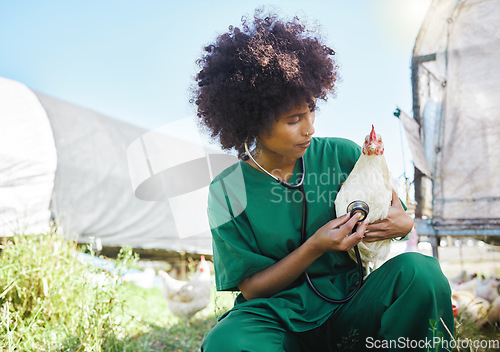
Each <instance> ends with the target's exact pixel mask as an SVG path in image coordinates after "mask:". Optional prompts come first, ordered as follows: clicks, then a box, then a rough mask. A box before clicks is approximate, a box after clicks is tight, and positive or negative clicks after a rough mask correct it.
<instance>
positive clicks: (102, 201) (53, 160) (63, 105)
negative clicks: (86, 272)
mask: <svg viewBox="0 0 500 352" xmlns="http://www.w3.org/2000/svg"><path fill="white" fill-rule="evenodd" d="M0 122H1V125H0V126H1V127H0V236H9V235H11V234H12V233H13V232H15V231H25V232H26V233H36V232H45V231H47V230H48V228H49V223H50V220H51V219H54V220H55V221H56V222H57V223H58V224H59V226H60V227H61V229H62V232H63V233H64V234H65V235H66V236H68V237H69V238H72V239H77V240H78V241H80V242H83V243H88V242H89V238H90V237H96V238H100V239H101V241H102V243H103V245H109V246H124V245H129V246H132V247H135V248H145V249H151V248H155V249H167V250H174V251H186V252H191V253H201V254H210V253H211V236H210V229H209V227H208V223H206V219H204V216H206V212H205V209H206V187H207V186H208V183H209V182H210V179H211V177H210V176H207V175H209V173H208V171H207V170H205V169H202V170H200V169H198V168H195V169H192V168H191V169H190V171H191V173H192V174H195V175H196V177H198V178H200V177H201V176H203V177H201V178H202V181H201V182H199V184H197V185H195V186H193V185H192V181H190V180H189V176H188V175H187V176H186V175H185V174H184V176H183V178H182V180H181V182H180V183H179V173H175V172H174V173H172V172H170V173H168V171H169V170H166V166H165V165H166V163H165V162H164V160H166V159H168V157H169V156H170V155H175V156H176V158H177V159H176V165H178V166H179V165H181V164H182V162H183V161H184V162H189V161H190V159H191V158H192V157H193V156H192V155H190V154H189V152H188V151H189V150H190V148H189V143H185V142H184V144H181V143H180V142H179V141H175V140H174V139H172V138H170V137H168V136H163V137H162V138H163V140H164V141H165V140H168V141H169V142H168V143H165V142H161V140H162V139H161V138H160V137H158V136H159V133H154V132H148V131H145V130H144V129H142V128H139V127H137V126H133V125H130V124H127V123H124V122H122V121H119V120H116V119H112V118H110V117H107V116H104V115H102V114H99V113H96V112H94V111H91V110H88V109H84V108H81V107H79V106H76V105H73V104H69V103H67V102H64V101H61V100H58V99H55V98H52V97H49V96H46V95H43V94H40V93H37V92H33V91H32V90H30V89H29V88H27V87H26V86H25V85H23V84H21V83H19V82H16V81H12V80H8V79H5V78H1V77H0ZM151 134H154V135H156V138H155V142H156V144H160V145H163V146H165V145H166V146H167V149H161V150H160V152H158V151H157V152H156V153H155V152H154V147H155V143H152V144H151V143H150V145H147V144H148V135H149V136H151ZM149 140H151V138H149ZM158 141H160V142H158ZM139 142H140V144H141V145H143V146H144V147H145V148H146V149H149V155H145V154H141V153H140V152H139V153H137V150H136V149H137V148H136V146H137V143H139ZM134 148H135V149H134ZM191 149H193V148H191ZM194 149H196V148H194ZM134 150H136V152H135V153H134V152H133V151H134ZM196 150H197V152H198V154H197V158H198V159H200V160H201V159H203V160H205V163H207V161H206V160H208V159H209V158H208V156H206V155H204V154H203V150H200V148H197V149H196ZM131 151H132V153H131ZM162 153H163V159H162ZM153 154H155V155H156V159H157V160H156V161H155V160H152V159H150V158H149V157H150V156H151V155H153ZM215 154H217V153H215ZM214 158H215V159H217V158H216V157H214ZM219 159H220V158H219ZM222 159H224V158H222ZM232 161H234V160H233V159H231V160H228V159H227V158H226V159H224V160H222V162H219V163H218V164H217V165H216V166H213V167H212V170H214V168H215V170H214V171H213V172H212V174H216V173H217V172H218V171H220V169H221V168H223V167H225V166H226V165H227V164H228V163H230V162H232ZM167 164H168V163H167ZM170 164H171V163H170ZM141 165H147V166H149V167H148V168H146V169H144V168H142V167H141ZM167 166H168V165H167ZM193 171H195V172H193ZM165 173H167V174H168V175H167V176H165ZM169 175H170V177H169ZM175 177H177V183H175V182H173V181H172V179H173V178H175ZM182 181H183V182H184V183H182ZM190 182H191V185H190V186H189V183H190ZM182 184H187V185H188V187H187V188H186V187H185V188H186V190H179V187H180V186H181V185H182ZM144 189H147V191H149V193H148V192H145V191H144ZM200 190H201V191H200ZM192 191H195V193H196V191H198V193H197V196H198V197H197V198H193V197H191V198H189V194H190V193H191V196H192V193H193V192H192ZM183 192H185V193H188V198H189V199H190V201H191V203H190V205H189V206H186V203H187V202H186V201H184V202H180V203H179V202H178V201H177V203H175V202H173V203H175V206H176V209H175V214H174V213H173V210H172V207H171V204H173V203H172V202H170V201H169V198H168V195H169V194H170V195H172V194H175V196H176V197H177V198H179V197H180V198H182V196H183ZM152 195H154V196H152ZM203 197H205V198H203ZM179 204H180V206H181V207H179ZM182 206H184V208H182ZM176 217H177V219H176ZM185 224H190V225H191V228H190V229H188V231H187V232H188V234H187V235H186V234H184V235H181V232H182V231H183V226H184V225H185ZM205 224H206V225H205ZM184 232H186V231H184Z"/></svg>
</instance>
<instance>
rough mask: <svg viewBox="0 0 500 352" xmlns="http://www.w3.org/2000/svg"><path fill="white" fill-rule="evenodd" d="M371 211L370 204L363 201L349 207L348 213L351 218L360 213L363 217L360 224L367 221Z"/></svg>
mask: <svg viewBox="0 0 500 352" xmlns="http://www.w3.org/2000/svg"><path fill="white" fill-rule="evenodd" d="M369 211H370V208H369V207H368V204H366V203H365V202H363V201H361V200H355V201H353V202H351V203H349V205H348V206H347V212H348V213H350V214H351V217H353V216H354V214H356V213H360V214H361V217H360V218H359V220H358V222H361V221H363V220H364V219H366V217H367V216H368V212H369Z"/></svg>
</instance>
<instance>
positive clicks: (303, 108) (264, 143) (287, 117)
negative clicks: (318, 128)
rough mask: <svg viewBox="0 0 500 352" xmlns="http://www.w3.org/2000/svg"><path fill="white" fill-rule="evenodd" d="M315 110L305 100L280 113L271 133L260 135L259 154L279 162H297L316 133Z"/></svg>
mask: <svg viewBox="0 0 500 352" xmlns="http://www.w3.org/2000/svg"><path fill="white" fill-rule="evenodd" d="M314 110H315V109H312V111H311V108H310V107H309V104H307V102H304V103H302V104H299V105H297V106H296V107H294V108H293V109H291V110H289V111H286V112H284V113H282V114H280V115H279V116H278V119H277V121H276V122H274V124H273V125H272V127H271V130H270V131H269V133H261V134H260V135H259V141H260V145H259V146H260V150H259V156H261V157H264V158H266V159H271V160H275V161H276V162H279V163H286V162H290V163H292V162H293V163H295V161H296V160H297V159H298V158H300V157H301V156H303V155H304V154H305V152H306V150H307V147H309V144H310V141H311V138H312V135H313V134H314V131H315V130H314V118H315V112H314Z"/></svg>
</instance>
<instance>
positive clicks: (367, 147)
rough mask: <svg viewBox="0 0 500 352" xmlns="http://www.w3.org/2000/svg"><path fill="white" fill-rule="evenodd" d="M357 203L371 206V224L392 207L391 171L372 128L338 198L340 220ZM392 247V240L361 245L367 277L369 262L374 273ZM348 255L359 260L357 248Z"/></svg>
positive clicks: (385, 214)
mask: <svg viewBox="0 0 500 352" xmlns="http://www.w3.org/2000/svg"><path fill="white" fill-rule="evenodd" d="M355 200H361V201H363V202H365V203H367V204H368V206H369V208H370V209H369V213H368V219H369V222H370V223H371V222H374V221H376V220H379V219H384V218H385V217H386V216H387V213H388V211H389V207H390V206H391V200H392V186H391V180H390V175H389V168H388V167H387V163H386V161H385V157H384V144H383V143H382V137H380V135H378V134H376V133H375V128H374V127H373V126H372V131H371V133H370V134H369V135H368V136H366V138H365V142H364V144H363V154H361V156H360V157H359V159H358V161H357V162H356V164H355V165H354V168H353V169H352V171H351V173H350V174H349V176H348V177H347V180H346V181H345V182H344V183H343V185H342V187H341V188H340V191H339V193H338V194H337V198H336V199H335V211H336V214H337V217H340V216H341V215H343V214H345V213H346V212H347V206H348V205H349V204H350V203H351V202H353V201H355ZM390 245H391V240H390V239H388V240H382V241H377V242H372V243H364V242H360V243H359V244H358V248H359V253H360V255H361V262H362V263H363V265H364V266H365V268H366V273H367V274H369V273H370V270H369V265H370V263H373V270H375V269H376V268H377V267H378V265H379V264H380V263H381V262H382V261H384V260H385V259H386V258H387V256H388V254H389V251H390ZM349 255H350V257H351V258H352V259H354V260H356V256H355V252H354V249H351V250H349Z"/></svg>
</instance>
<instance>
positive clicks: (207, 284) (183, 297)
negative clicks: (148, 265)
mask: <svg viewBox="0 0 500 352" xmlns="http://www.w3.org/2000/svg"><path fill="white" fill-rule="evenodd" d="M158 275H159V276H160V277H161V278H162V280H163V296H164V297H165V299H166V300H167V301H168V307H169V309H170V311H171V312H172V314H174V315H176V316H178V317H180V318H183V319H186V320H189V319H190V318H191V317H192V316H193V315H195V314H196V313H197V312H198V311H200V310H202V309H203V308H205V307H206V306H207V305H208V303H209V302H210V295H211V293H212V277H211V275H210V267H209V265H208V262H207V261H206V260H205V257H204V256H202V257H201V260H200V263H199V264H198V268H197V270H196V273H195V274H194V276H193V277H192V279H191V280H190V281H189V282H187V281H180V280H176V279H174V278H173V277H171V276H170V275H168V273H166V272H164V271H159V272H158Z"/></svg>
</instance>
